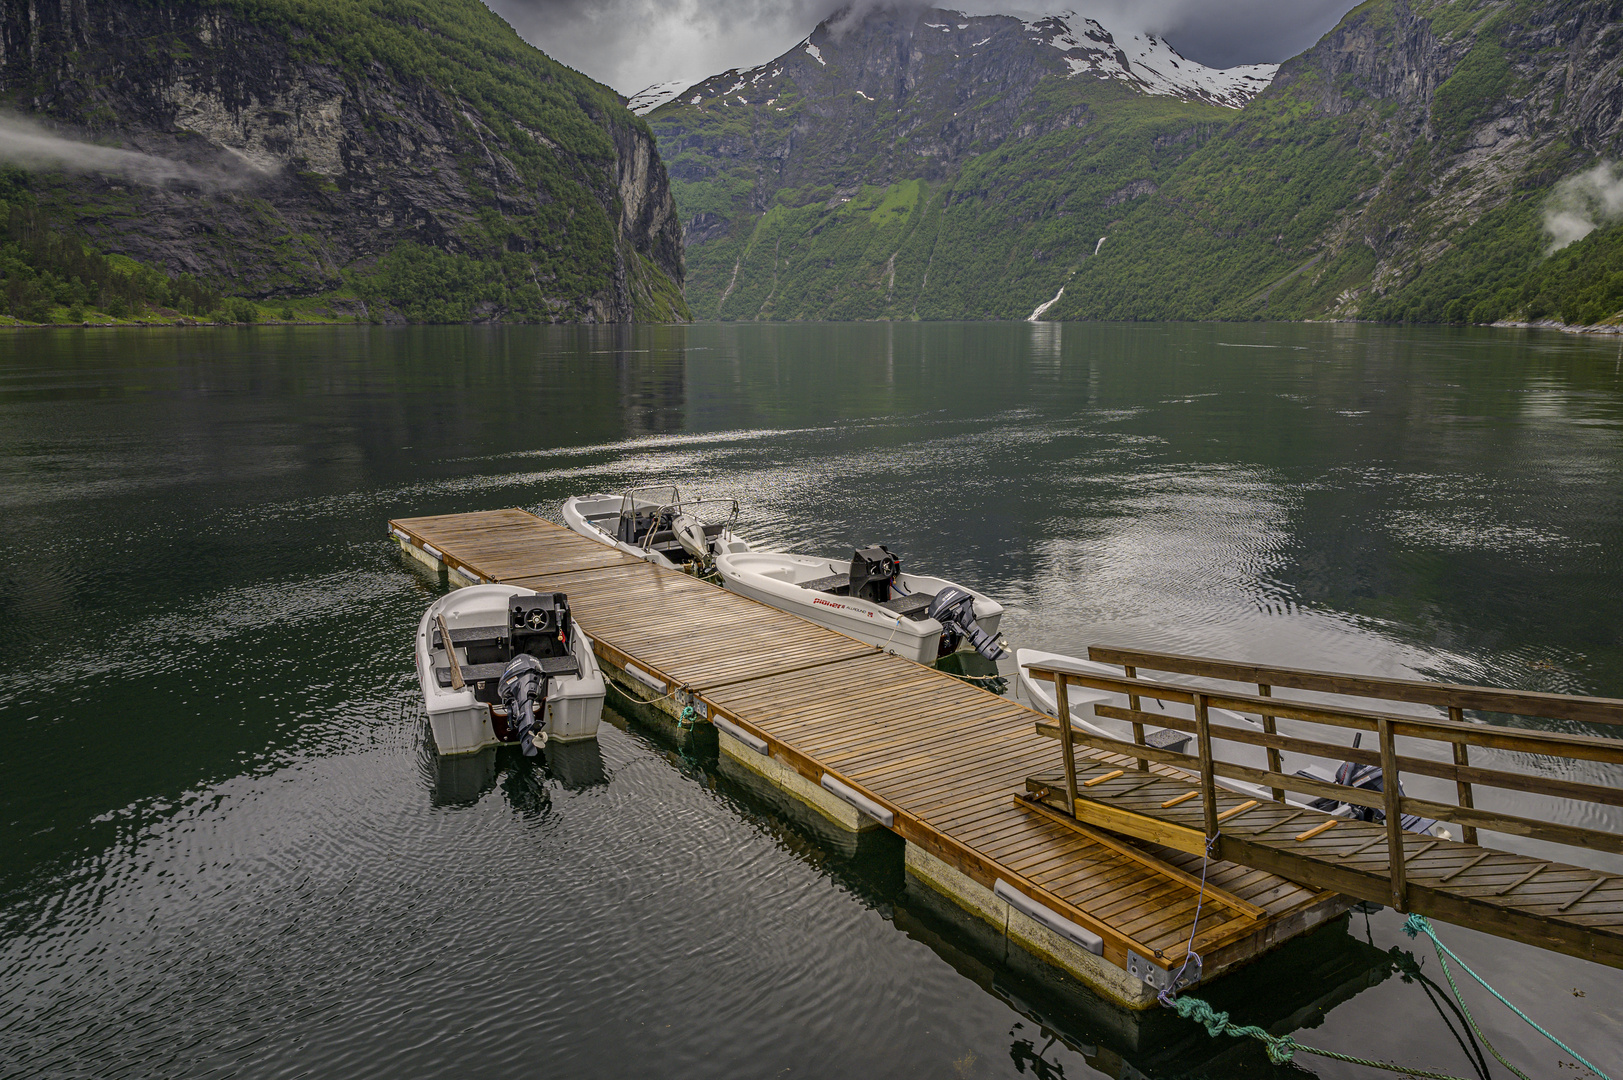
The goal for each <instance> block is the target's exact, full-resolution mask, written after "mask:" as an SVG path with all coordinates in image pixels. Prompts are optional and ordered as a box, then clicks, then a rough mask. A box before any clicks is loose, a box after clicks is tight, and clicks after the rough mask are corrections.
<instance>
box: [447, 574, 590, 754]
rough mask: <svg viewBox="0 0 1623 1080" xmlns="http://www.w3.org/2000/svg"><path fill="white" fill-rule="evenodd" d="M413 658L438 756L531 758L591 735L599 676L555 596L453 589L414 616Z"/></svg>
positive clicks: (564, 600) (585, 642) (586, 644)
mask: <svg viewBox="0 0 1623 1080" xmlns="http://www.w3.org/2000/svg"><path fill="white" fill-rule="evenodd" d="M447 639H449V640H447ZM447 645H449V647H450V651H449V652H448V651H447ZM416 651H417V681H418V684H419V685H420V686H421V687H422V691H423V704H424V707H425V708H426V709H427V711H428V723H429V727H430V729H431V730H432V731H433V733H434V745H435V747H436V748H438V750H439V752H440V753H441V754H471V753H474V752H476V751H478V750H482V749H483V748H485V747H487V746H493V745H497V744H501V743H516V744H518V746H519V747H520V748H521V749H522V750H523V751H524V753H525V754H526V755H527V756H532V757H533V756H534V755H535V754H537V753H539V752H540V750H541V748H542V747H543V746H545V745H546V743H547V741H548V740H549V739H556V740H558V741H559V742H572V741H575V740H579V739H594V738H596V737H597V725H598V721H599V720H600V719H601V718H602V716H603V673H602V672H601V671H600V670H599V669H598V666H597V657H596V656H595V655H593V653H592V642H591V640H590V639H589V638H588V637H587V636H586V635H585V634H584V633H583V632H582V631H581V628H580V625H579V624H578V623H576V622H575V620H574V619H573V618H572V617H571V615H570V613H569V598H568V597H566V596H565V595H564V594H563V593H538V592H535V591H534V590H531V589H522V588H518V587H516V586H513V585H473V586H470V587H468V588H466V589H457V590H455V591H454V592H450V593H447V594H446V595H444V596H442V597H440V598H439V599H438V600H436V601H434V603H432V604H430V605H429V608H428V610H427V611H425V612H424V613H423V618H422V622H421V623H419V624H418V626H417V649H416Z"/></svg>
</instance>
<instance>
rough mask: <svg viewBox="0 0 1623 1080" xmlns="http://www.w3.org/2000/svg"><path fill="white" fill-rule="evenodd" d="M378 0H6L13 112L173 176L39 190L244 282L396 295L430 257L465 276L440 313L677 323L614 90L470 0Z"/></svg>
mask: <svg viewBox="0 0 1623 1080" xmlns="http://www.w3.org/2000/svg"><path fill="white" fill-rule="evenodd" d="M375 7H376V6H375V5H362V4H358V3H354V2H352V0H334V4H333V9H332V11H331V12H330V13H325V14H329V15H330V19H327V18H323V17H322V15H320V14H318V15H315V16H312V15H310V13H309V10H308V8H307V6H306V7H299V6H294V5H289V6H288V11H287V12H285V13H282V12H279V11H278V10H277V5H276V4H275V3H274V2H271V3H266V4H261V5H259V6H258V7H249V8H243V7H241V6H236V5H230V6H228V5H222V4H217V3H208V2H178V0H177V2H165V0H157V2H151V3H147V2H140V0H94V2H90V0H65V2H63V3H60V4H57V3H52V4H43V3H38V2H36V0H0V92H3V94H4V95H5V97H6V98H7V99H8V100H9V102H10V103H11V105H12V107H13V108H14V109H16V110H17V111H19V112H21V113H23V114H24V115H25V116H28V117H30V118H32V119H35V120H37V121H40V122H43V123H44V124H46V125H47V126H48V127H49V128H51V129H52V130H53V131H54V132H55V133H56V134H58V135H60V136H62V137H64V138H68V139H77V140H84V141H95V142H97V143H100V144H103V145H118V146H122V147H123V148H125V149H128V150H132V151H139V152H141V153H144V154H147V155H151V156H152V157H154V158H157V159H161V160H162V161H164V162H168V163H172V164H173V165H175V166H176V168H175V169H174V170H171V171H170V173H169V174H168V175H169V177H170V178H169V179H165V180H163V181H161V182H152V181H151V179H150V178H142V177H140V176H132V175H121V174H119V173H118V172H116V171H115V172H106V171H68V172H58V173H54V174H42V175H39V176H36V178H35V181H34V182H35V187H36V190H37V191H38V192H39V196H40V199H41V202H42V204H44V205H46V206H47V207H48V208H50V209H51V210H52V211H53V213H54V214H55V215H56V216H58V217H61V218H66V219H68V220H70V221H71V222H72V224H74V225H75V226H76V227H77V228H78V229H79V230H81V231H82V232H83V233H85V234H86V235H87V237H88V238H89V239H90V240H91V241H92V242H93V243H95V244H96V245H97V246H98V247H100V248H102V249H103V250H105V251H109V252H114V253H121V254H126V255H129V256H131V257H133V258H136V259H140V260H142V261H144V262H148V263H151V264H154V265H158V266H161V267H163V268H165V269H166V270H168V271H170V272H172V273H178V272H187V273H191V274H193V275H195V276H197V277H199V278H202V279H204V280H206V281H208V282H210V283H212V284H214V285H216V286H217V287H219V288H221V289H223V290H225V291H228V292H231V293H237V294H241V295H248V296H253V297H272V296H295V295H313V294H318V293H322V292H326V291H329V290H334V289H338V288H341V287H344V286H345V285H346V284H355V283H356V282H362V283H364V282H365V281H368V280H372V275H375V274H377V273H379V270H380V267H382V268H383V269H384V270H385V271H387V273H386V274H385V275H384V277H385V278H387V281H388V282H394V283H395V284H396V286H397V291H398V288H410V286H409V284H408V285H400V283H401V282H409V280H410V273H409V272H408V271H409V270H410V267H413V266H415V267H424V266H428V267H433V268H436V269H435V274H439V276H440V277H444V275H445V274H447V273H449V274H452V276H455V275H456V274H461V275H462V277H460V278H458V279H457V281H458V284H456V285H455V290H459V291H457V292H456V296H457V297H458V298H459V299H458V300H457V302H456V303H454V304H452V305H451V306H450V307H446V308H444V309H443V310H444V311H448V312H451V314H450V315H449V316H446V317H451V318H466V319H480V320H508V321H513V320H520V321H534V320H551V321H572V320H584V321H625V320H629V319H632V318H634V317H637V318H673V317H676V318H681V317H685V316H686V309H685V305H684V304H683V302H682V299H681V288H682V279H683V262H682V236H681V223H680V221H679V219H678V217H677V214H676V208H675V204H674V202H673V201H672V198H671V193H670V189H669V185H668V182H667V179H666V174H665V168H664V165H663V164H662V162H661V160H660V157H659V154H658V151H657V149H656V147H655V144H654V140H653V138H652V135H651V133H650V132H649V131H648V129H647V126H646V125H645V124H644V123H643V122H642V121H640V120H639V119H637V118H636V117H634V116H633V115H631V114H630V113H629V112H627V111H626V110H625V109H624V108H623V106H622V105H621V103H620V101H619V99H618V98H617V97H616V96H615V95H614V94H613V93H612V91H609V90H607V89H606V88H604V87H601V86H598V85H597V84H595V83H592V82H590V80H587V79H586V78H584V77H583V76H580V75H578V74H577V73H575V72H573V71H570V70H569V69H567V68H563V67H562V66H561V65H558V64H555V63H553V62H552V61H550V60H549V59H548V58H546V57H545V56H544V55H543V54H541V53H540V52H538V51H537V50H535V49H533V48H531V47H529V46H528V45H525V44H524V43H523V42H522V41H520V40H519V39H518V38H517V36H516V35H514V34H513V33H512V31H511V29H510V28H508V27H507V26H506V24H505V23H502V22H501V21H500V20H499V19H497V18H496V17H495V16H494V15H493V14H492V13H491V12H490V11H489V10H488V9H487V8H485V7H484V5H483V4H480V3H478V2H477V0H444V2H443V3H441V4H440V5H438V8H436V9H434V12H433V14H434V17H438V18H441V19H442V23H441V24H439V25H423V24H422V23H421V21H420V20H417V19H408V18H406V17H404V16H400V17H398V19H397V21H394V22H389V21H388V18H389V17H388V16H387V15H385V14H381V13H379V12H378V11H375V10H373V8H375ZM247 12H254V13H255V14H254V15H253V16H250V15H248V14H247ZM276 16H280V17H276ZM459 35H460V36H459ZM408 256H409V258H408ZM391 259H393V260H394V261H393V262H391V261H390V260H391ZM447 259H451V260H456V259H460V260H462V261H460V262H455V261H452V262H447V261H446V260H447ZM413 260H415V261H413ZM436 260H438V261H436ZM396 263H399V266H396ZM401 267H406V269H404V270H403V269H401ZM447 268H450V269H447ZM442 271H443V273H442ZM389 275H392V276H389ZM433 278H434V274H427V273H426V271H425V276H424V280H429V279H433ZM377 280H379V281H383V280H384V278H378V279H377ZM386 284H387V283H386ZM378 287H379V288H381V289H383V293H381V294H380V295H381V296H382V299H380V300H375V301H374V305H376V304H379V303H381V304H383V305H384V306H388V305H390V304H397V301H396V300H394V299H392V298H391V297H390V295H389V294H388V289H387V288H386V287H385V286H384V285H380V286H378ZM447 288H448V289H450V288H451V286H447ZM397 306H398V305H397ZM424 310H427V308H426V307H425V308H424ZM374 314H379V313H377V312H374Z"/></svg>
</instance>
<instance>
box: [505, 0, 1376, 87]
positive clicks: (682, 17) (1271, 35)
mask: <svg viewBox="0 0 1623 1080" xmlns="http://www.w3.org/2000/svg"><path fill="white" fill-rule="evenodd" d="M857 2H858V3H861V4H863V5H865V6H873V5H874V4H876V3H881V2H888V0H857ZM486 3H488V4H489V5H490V7H491V8H492V9H493V10H495V12H496V13H497V14H498V15H500V16H502V17H503V18H504V19H506V20H507V21H508V22H509V23H511V24H512V25H513V28H514V29H515V30H517V31H518V32H519V35H520V36H521V37H523V38H524V39H525V40H526V41H528V42H530V43H531V44H533V45H535V46H537V47H539V48H540V49H542V50H544V51H545V52H546V53H548V54H549V55H550V56H552V57H554V58H555V59H558V60H561V61H562V62H564V63H566V64H568V65H569V66H571V67H573V68H576V69H578V70H580V71H583V72H585V73H586V74H587V75H590V76H591V77H592V78H594V79H597V80H599V81H601V82H605V83H607V84H608V85H610V86H612V87H614V89H616V90H618V91H620V92H621V93H622V94H633V93H636V92H637V91H638V90H641V89H642V88H643V87H645V86H650V85H652V84H654V83H660V82H666V81H669V80H674V79H681V80H687V81H690V82H697V81H698V80H700V79H704V78H707V77H709V76H711V75H715V74H717V73H719V72H722V71H726V70H727V69H728V68H734V67H753V66H755V65H756V64H763V63H765V62H766V61H768V60H771V59H772V58H773V57H776V56H778V55H780V54H782V53H784V52H786V51H787V50H788V49H789V48H790V47H791V46H793V45H794V43H795V42H797V41H799V40H800V39H801V38H803V37H805V36H806V35H807V34H809V33H811V31H812V29H813V28H814V27H815V26H816V25H817V24H818V23H819V22H821V21H822V20H823V19H826V18H828V17H829V16H831V15H833V14H834V13H835V12H837V11H839V10H840V9H841V8H844V7H847V6H849V2H848V0H847V2H842V0H486ZM918 6H937V7H944V8H947V9H949V10H961V11H966V12H968V13H969V14H972V15H1019V16H1024V17H1026V18H1031V17H1033V16H1032V14H1031V10H1030V9H1033V8H1036V9H1038V10H1043V8H1042V6H1041V5H1038V4H1036V3H1033V2H1032V0H1006V2H999V0H966V2H964V3H939V4H934V5H925V4H919V5H918ZM1352 7H1353V2H1352V0H1226V2H1225V3H1223V4H1213V3H1211V2H1210V0H1092V2H1090V3H1059V4H1055V5H1052V6H1051V7H1049V8H1048V9H1047V10H1051V11H1054V10H1057V11H1064V10H1068V9H1071V8H1075V9H1076V10H1077V11H1078V12H1079V13H1080V14H1081V15H1083V16H1084V17H1087V18H1094V19H1097V20H1098V21H1099V22H1100V23H1101V24H1102V25H1104V27H1105V28H1106V29H1108V30H1110V31H1111V32H1112V33H1115V34H1118V35H1120V34H1129V35H1130V34H1133V33H1142V32H1145V31H1148V32H1150V33H1154V34H1158V35H1162V36H1164V37H1165V38H1166V39H1167V40H1169V41H1171V42H1172V44H1173V45H1174V46H1176V47H1177V49H1178V50H1179V51H1180V52H1182V53H1183V54H1184V55H1185V56H1187V57H1189V58H1190V59H1191V60H1195V61H1198V62H1199V63H1202V64H1207V65H1209V66H1211V67H1219V68H1221V67H1233V66H1235V65H1236V64H1264V63H1278V62H1280V61H1282V60H1286V59H1289V58H1290V57H1292V56H1295V55H1296V54H1297V53H1299V52H1301V51H1303V50H1304V49H1307V48H1309V47H1310V46H1312V45H1313V43H1314V42H1316V41H1318V39H1319V38H1320V37H1322V36H1323V35H1324V33H1325V32H1326V31H1327V30H1329V29H1330V28H1331V27H1333V26H1334V25H1335V24H1336V22H1337V21H1338V20H1339V19H1340V18H1341V16H1342V15H1344V14H1345V13H1346V12H1347V11H1349V10H1350V9H1351V8H1352Z"/></svg>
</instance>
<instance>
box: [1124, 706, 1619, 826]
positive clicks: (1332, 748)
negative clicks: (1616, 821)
mask: <svg viewBox="0 0 1623 1080" xmlns="http://www.w3.org/2000/svg"><path fill="white" fill-rule="evenodd" d="M1093 711H1094V714H1095V715H1097V716H1103V717H1108V718H1109V719H1111V720H1124V721H1129V722H1131V721H1138V722H1140V723H1159V724H1160V725H1161V726H1162V727H1164V728H1171V729H1172V730H1174V731H1188V732H1193V731H1194V730H1195V722H1194V721H1193V720H1185V719H1184V718H1183V717H1181V716H1156V715H1154V714H1153V713H1147V712H1138V713H1135V712H1133V711H1132V710H1130V709H1122V708H1118V707H1117V706H1114V705H1105V704H1103V703H1096V704H1095V705H1094V706H1093ZM1399 734H1402V733H1401V732H1399ZM1212 735H1213V737H1215V738H1219V739H1224V740H1226V741H1228V742H1237V743H1246V744H1247V745H1250V746H1263V747H1267V748H1269V749H1271V750H1276V751H1277V750H1294V751H1295V752H1297V753H1299V754H1309V755H1312V756H1315V757H1327V758H1335V757H1339V758H1341V759H1342V760H1343V761H1356V762H1358V763H1359V764H1360V765H1379V764H1380V763H1381V755H1380V752H1379V751H1376V750H1361V749H1358V748H1357V747H1352V746H1341V745H1339V744H1337V743H1324V742H1317V741H1315V740H1313V739H1303V738H1299V737H1297V736H1294V735H1280V734H1277V733H1275V734H1272V735H1270V734H1268V733H1267V732H1265V731H1252V730H1249V729H1247V728H1237V727H1233V726H1231V725H1229V724H1213V725H1212ZM1398 768H1399V769H1401V770H1403V771H1404V772H1406V773H1416V774H1418V775H1421V776H1431V777H1435V778H1437V779H1439V780H1452V781H1454V782H1455V783H1456V784H1486V785H1488V786H1489V787H1501V788H1505V789H1506V790H1509V791H1525V792H1533V793H1535V794H1542V795H1554V796H1556V797H1558V798H1563V799H1577V800H1580V801H1584V802H1594V803H1601V804H1603V805H1605V806H1623V788H1615V787H1607V786H1605V785H1602V784H1585V783H1582V782H1580V781H1577V780H1558V779H1556V778H1555V777H1544V776H1537V777H1534V776H1528V775H1526V774H1525V773H1514V772H1506V771H1504V770H1503V769H1485V768H1482V767H1481V766H1476V767H1472V766H1468V765H1465V766H1462V765H1454V764H1451V763H1449V762H1446V761H1433V760H1431V759H1430V758H1413V757H1399V758H1398ZM1269 770H1270V771H1272V772H1280V771H1282V770H1280V769H1279V768H1277V767H1276V766H1274V765H1273V764H1270V765H1269ZM1462 805H1463V804H1462Z"/></svg>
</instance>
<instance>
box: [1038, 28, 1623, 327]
mask: <svg viewBox="0 0 1623 1080" xmlns="http://www.w3.org/2000/svg"><path fill="white" fill-rule="evenodd" d="M1620 14H1623V5H1619V4H1618V3H1616V2H1614V0H1556V2H1553V3H1543V2H1540V3H1534V2H1530V0H1477V2H1472V0H1461V2H1441V0H1431V2H1426V0H1371V2H1370V3H1366V4H1364V5H1362V6H1361V7H1359V8H1357V9H1355V10H1354V11H1353V12H1351V13H1350V14H1349V15H1348V16H1347V17H1346V18H1345V19H1344V20H1343V21H1342V23H1341V24H1340V25H1339V26H1337V27H1336V28H1335V29H1334V30H1333V31H1331V32H1330V33H1329V34H1328V35H1326V36H1325V38H1324V39H1323V40H1322V41H1320V42H1319V43H1318V44H1317V45H1316V46H1315V47H1314V48H1312V49H1310V50H1309V51H1308V52H1306V53H1304V54H1303V55H1301V56H1299V57H1297V58H1295V59H1293V60H1291V61H1290V62H1288V63H1286V64H1285V65H1283V66H1282V67H1281V69H1280V71H1279V74H1278V77H1277V78H1276V79H1275V82H1274V85H1273V86H1272V87H1271V88H1270V89H1269V90H1267V91H1266V92H1264V93H1263V94H1262V95H1260V96H1259V97H1258V98H1257V99H1256V100H1255V101H1254V102H1252V104H1251V105H1249V106H1248V107H1247V108H1246V109H1245V111H1244V112H1243V113H1242V114H1241V116H1240V118H1239V120H1238V121H1237V122H1236V123H1235V124H1233V125H1232V126H1230V127H1229V128H1228V129H1227V130H1226V131H1224V132H1223V133H1222V135H1221V136H1220V137H1218V138H1216V139H1214V140H1212V142H1211V143H1209V144H1208V145H1207V146H1205V147H1203V148H1202V149H1201V150H1200V151H1199V152H1198V153H1196V154H1194V155H1191V157H1190V158H1189V160H1187V161H1185V162H1183V163H1181V164H1180V165H1179V167H1178V169H1177V170H1175V172H1174V174H1173V175H1172V176H1171V177H1170V178H1169V179H1168V181H1167V182H1166V183H1165V184H1163V185H1162V186H1161V188H1160V190H1159V191H1158V192H1157V193H1156V195H1155V196H1153V197H1152V198H1150V199H1146V200H1144V201H1143V202H1142V203H1140V204H1138V205H1136V206H1134V207H1133V209H1132V212H1131V213H1129V214H1127V215H1125V216H1124V218H1123V220H1122V221H1121V222H1119V223H1117V225H1116V226H1115V227H1114V228H1113V229H1112V230H1111V237H1112V238H1111V242H1110V244H1109V245H1107V246H1106V248H1105V250H1104V251H1103V252H1102V253H1101V257H1100V258H1099V259H1098V260H1097V261H1095V262H1092V263H1089V264H1087V265H1085V266H1083V267H1082V268H1081V269H1080V270H1079V271H1078V274H1077V278H1076V282H1075V285H1074V286H1073V287H1072V289H1071V290H1069V291H1068V293H1067V296H1066V298H1065V299H1064V301H1063V302H1062V303H1061V304H1059V305H1057V306H1056V309H1055V310H1054V311H1053V312H1052V314H1053V315H1055V316H1059V317H1068V318H1123V317H1126V318H1211V317H1224V318H1253V317H1271V318H1280V317H1284V318H1299V317H1315V318H1319V317H1331V318H1374V319H1391V320H1405V319H1407V320H1420V321H1453V322H1463V321H1475V322H1488V321H1494V320H1496V319H1500V318H1505V317H1518V316H1522V315H1526V314H1528V310H1529V305H1530V304H1532V302H1533V300H1534V299H1535V296H1534V294H1533V292H1528V291H1527V290H1526V289H1525V288H1524V286H1525V284H1526V283H1527V282H1529V281H1530V280H1532V277H1533V276H1536V275H1537V274H1538V273H1539V267H1540V266H1541V264H1542V262H1543V260H1544V259H1545V257H1546V252H1547V249H1548V246H1549V241H1550V237H1549V236H1548V235H1547V234H1546V233H1545V231H1544V229H1543V227H1542V225H1543V217H1544V211H1545V209H1546V208H1547V207H1548V206H1549V204H1550V199H1551V195H1552V189H1553V188H1554V186H1555V185H1556V184H1557V182H1558V181H1560V180H1561V179H1562V178H1563V177H1565V176H1569V175H1571V174H1573V173H1576V172H1580V171H1582V170H1584V169H1586V168H1589V167H1591V166H1593V165H1594V164H1596V163H1597V162H1598V161H1601V160H1604V159H1608V158H1614V157H1616V156H1617V155H1618V154H1619V152H1620V150H1623V120H1620V118H1623V79H1620V77H1619V67H1620V60H1623V53H1620V45H1623V24H1620V22H1619V15H1620ZM1123 282H1126V283H1127V284H1126V285H1125V287H1124V286H1123V284H1122V283H1123ZM1535 292H1536V290H1535ZM1620 302H1623V299H1620ZM1535 314H1536V313H1535Z"/></svg>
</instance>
